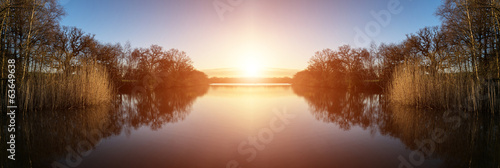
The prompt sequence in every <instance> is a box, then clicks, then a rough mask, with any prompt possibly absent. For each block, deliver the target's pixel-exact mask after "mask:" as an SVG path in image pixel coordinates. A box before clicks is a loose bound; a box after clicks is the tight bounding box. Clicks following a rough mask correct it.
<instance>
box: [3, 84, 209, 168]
mask: <svg viewBox="0 0 500 168" xmlns="http://www.w3.org/2000/svg"><path fill="white" fill-rule="evenodd" d="M207 90H208V87H189V88H177V89H168V90H164V91H162V92H156V93H139V94H135V95H134V94H130V93H124V94H120V95H118V97H117V102H116V103H114V105H112V106H108V105H104V106H99V107H90V108H87V109H84V110H82V109H73V110H71V109H70V110H64V111H42V112H32V113H30V114H29V115H28V118H27V119H26V120H25V121H24V122H23V123H22V130H20V134H19V135H18V136H17V137H18V138H17V139H16V140H17V142H16V145H17V148H16V149H18V151H17V154H16V161H6V160H2V167H53V166H55V167H74V166H78V165H79V163H80V162H81V161H82V160H83V157H84V155H88V154H90V153H91V152H92V151H93V150H94V149H95V148H96V146H97V145H98V144H100V142H101V141H102V140H104V139H106V138H108V137H111V136H116V135H119V134H121V133H122V132H126V133H130V130H132V129H137V128H140V127H148V128H150V129H154V130H156V129H159V128H161V126H162V125H163V124H165V123H171V122H178V121H181V120H183V119H184V118H186V116H187V115H189V112H190V107H191V106H192V105H193V103H194V101H195V100H196V99H197V98H198V97H200V96H202V95H204V94H205V93H206V92H207ZM2 135H4V134H2ZM2 138H5V137H2ZM4 142H5V141H4ZM2 144H3V143H2ZM2 149H4V148H2ZM4 154H5V155H4ZM4 156H6V153H5V150H2V159H4V158H6V157H4ZM4 161H5V162H4Z"/></svg>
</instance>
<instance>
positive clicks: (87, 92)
mask: <svg viewBox="0 0 500 168" xmlns="http://www.w3.org/2000/svg"><path fill="white" fill-rule="evenodd" d="M26 81H27V82H26V83H24V84H22V85H21V88H20V89H19V91H20V94H19V95H20V98H19V100H20V103H21V105H22V107H23V108H24V109H28V110H41V109H64V108H81V107H85V106H91V105H98V104H102V103H107V102H109V101H110V100H111V98H112V86H111V84H110V82H109V79H108V75H107V72H106V69H105V68H104V67H103V66H101V65H98V64H97V63H89V64H82V65H81V66H79V67H78V68H75V70H74V71H73V72H71V73H39V74H30V75H29V76H28V79H27V80H26Z"/></svg>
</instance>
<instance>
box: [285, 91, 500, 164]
mask: <svg viewBox="0 0 500 168" xmlns="http://www.w3.org/2000/svg"><path fill="white" fill-rule="evenodd" d="M293 90H294V92H295V93H296V94H297V95H299V96H302V97H304V98H305V100H306V101H307V102H308V104H309V106H310V109H311V112H312V113H313V115H314V116H315V117H316V119H318V120H320V121H324V122H331V123H335V124H337V125H339V126H340V128H342V129H344V130H346V131H348V130H349V129H350V128H351V127H353V126H359V127H362V128H363V129H370V131H371V132H372V133H374V132H379V133H380V134H382V135H387V136H392V137H395V138H397V139H399V140H400V141H401V142H403V143H404V144H405V147H406V148H407V149H409V150H411V152H410V153H401V156H402V158H403V159H400V158H398V159H399V160H400V165H395V167H396V166H403V167H410V166H412V167H417V166H422V167H498V166H500V163H499V162H500V152H499V151H500V138H499V137H500V132H499V125H498V117H495V116H491V115H490V114H482V113H476V114H473V115H472V114H468V113H463V112H462V113H461V112H456V111H434V110H417V109H413V108H408V107H401V106H397V105H394V104H389V103H388V102H387V101H386V99H385V98H384V96H383V95H381V94H376V93H353V92H346V91H338V90H331V89H318V88H310V87H293ZM441 133H442V134H441ZM436 137H440V138H436ZM381 152H383V151H381ZM412 153H413V154H412ZM420 154H423V155H422V156H424V157H423V158H419V156H420ZM410 156H413V157H414V158H410ZM412 159H413V160H412ZM419 159H420V160H419ZM421 161H422V162H421Z"/></svg>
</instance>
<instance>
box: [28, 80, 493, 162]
mask: <svg viewBox="0 0 500 168" xmlns="http://www.w3.org/2000/svg"><path fill="white" fill-rule="evenodd" d="M443 114H445V115H443ZM31 117H32V121H30V122H29V123H27V124H26V125H29V127H28V128H25V132H26V134H27V135H29V136H27V138H23V139H24V142H25V143H26V144H28V145H27V146H26V150H29V151H31V152H26V153H29V155H23V156H24V157H26V158H25V159H27V160H30V161H31V165H32V166H33V167H81V168H108V167H120V168H127V167H130V168H136V167H179V168H191V167H193V168H197V167H200V168H201V167H219V168H226V167H231V166H234V165H238V167H244V168H252V167H253V168H265V167H270V168H271V167H287V168H288V167H292V168H293V167H297V168H299V167H300V168H302V167H325V168H326V167H328V168H330V167H498V166H499V160H500V152H499V151H500V145H499V144H500V140H499V138H498V137H499V128H498V124H497V123H498V122H497V121H498V120H495V119H494V118H491V117H483V116H479V115H469V116H467V115H461V114H460V113H455V112H451V111H450V112H447V113H445V112H442V111H416V110H411V109H405V108H400V107H396V106H391V105H389V104H387V103H385V99H384V96H383V95H380V94H377V93H346V92H341V91H334V90H327V89H312V88H300V87H292V86H289V85H212V86H210V87H205V88H182V89H176V90H167V91H164V92H162V93H154V94H138V95H130V94H121V95H120V96H119V97H118V100H117V102H116V105H114V107H96V108H92V109H86V110H83V111H82V110H80V111H78V110H76V111H64V112H47V113H40V114H38V113H37V114H36V115H35V114H34V115H31ZM24 152H25V151H24ZM20 153H23V151H20Z"/></svg>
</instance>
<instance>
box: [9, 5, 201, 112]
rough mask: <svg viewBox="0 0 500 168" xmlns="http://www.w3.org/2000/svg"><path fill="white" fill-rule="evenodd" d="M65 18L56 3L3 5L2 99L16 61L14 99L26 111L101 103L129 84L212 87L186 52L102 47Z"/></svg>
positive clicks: (158, 48)
mask: <svg viewBox="0 0 500 168" xmlns="http://www.w3.org/2000/svg"><path fill="white" fill-rule="evenodd" d="M64 14H65V12H64V9H63V7H62V6H61V5H59V4H58V1H57V0H36V1H33V0H15V1H0V16H1V25H0V32H1V34H0V54H1V56H2V59H1V60H0V66H1V71H0V73H1V78H2V82H0V95H1V96H2V97H1V98H2V100H6V99H4V98H5V95H6V93H5V88H6V86H7V85H6V84H7V83H6V80H5V79H6V78H7V74H8V72H7V63H8V60H9V59H14V60H15V61H16V64H15V65H16V69H15V76H16V89H17V91H18V92H17V93H16V95H17V97H16V100H17V102H18V103H19V104H17V105H18V106H20V107H22V108H24V109H28V108H29V109H47V108H72V107H84V106H87V105H94V104H100V103H104V102H108V101H110V100H111V98H112V94H113V93H114V92H115V91H116V90H117V89H118V88H120V87H122V86H124V85H130V84H131V83H132V84H134V85H143V86H145V87H144V88H147V89H159V88H165V87H174V86H184V85H199V84H204V85H206V84H208V78H207V76H206V75H205V74H204V73H202V72H200V71H197V70H195V69H194V67H193V66H192V61H191V60H190V58H189V57H188V56H187V54H186V53H185V52H183V51H179V50H177V49H170V50H165V49H163V48H162V47H160V46H157V45H152V46H151V47H149V48H132V47H131V45H130V44H129V43H127V44H125V45H121V44H109V43H102V42H99V41H97V40H96V39H95V37H94V35H92V34H88V33H85V32H83V31H82V30H81V29H79V28H76V27H67V26H61V25H60V24H59V22H60V20H61V17H62V16H63V15H64ZM4 105H5V102H2V103H0V106H2V107H3V106H4Z"/></svg>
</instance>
